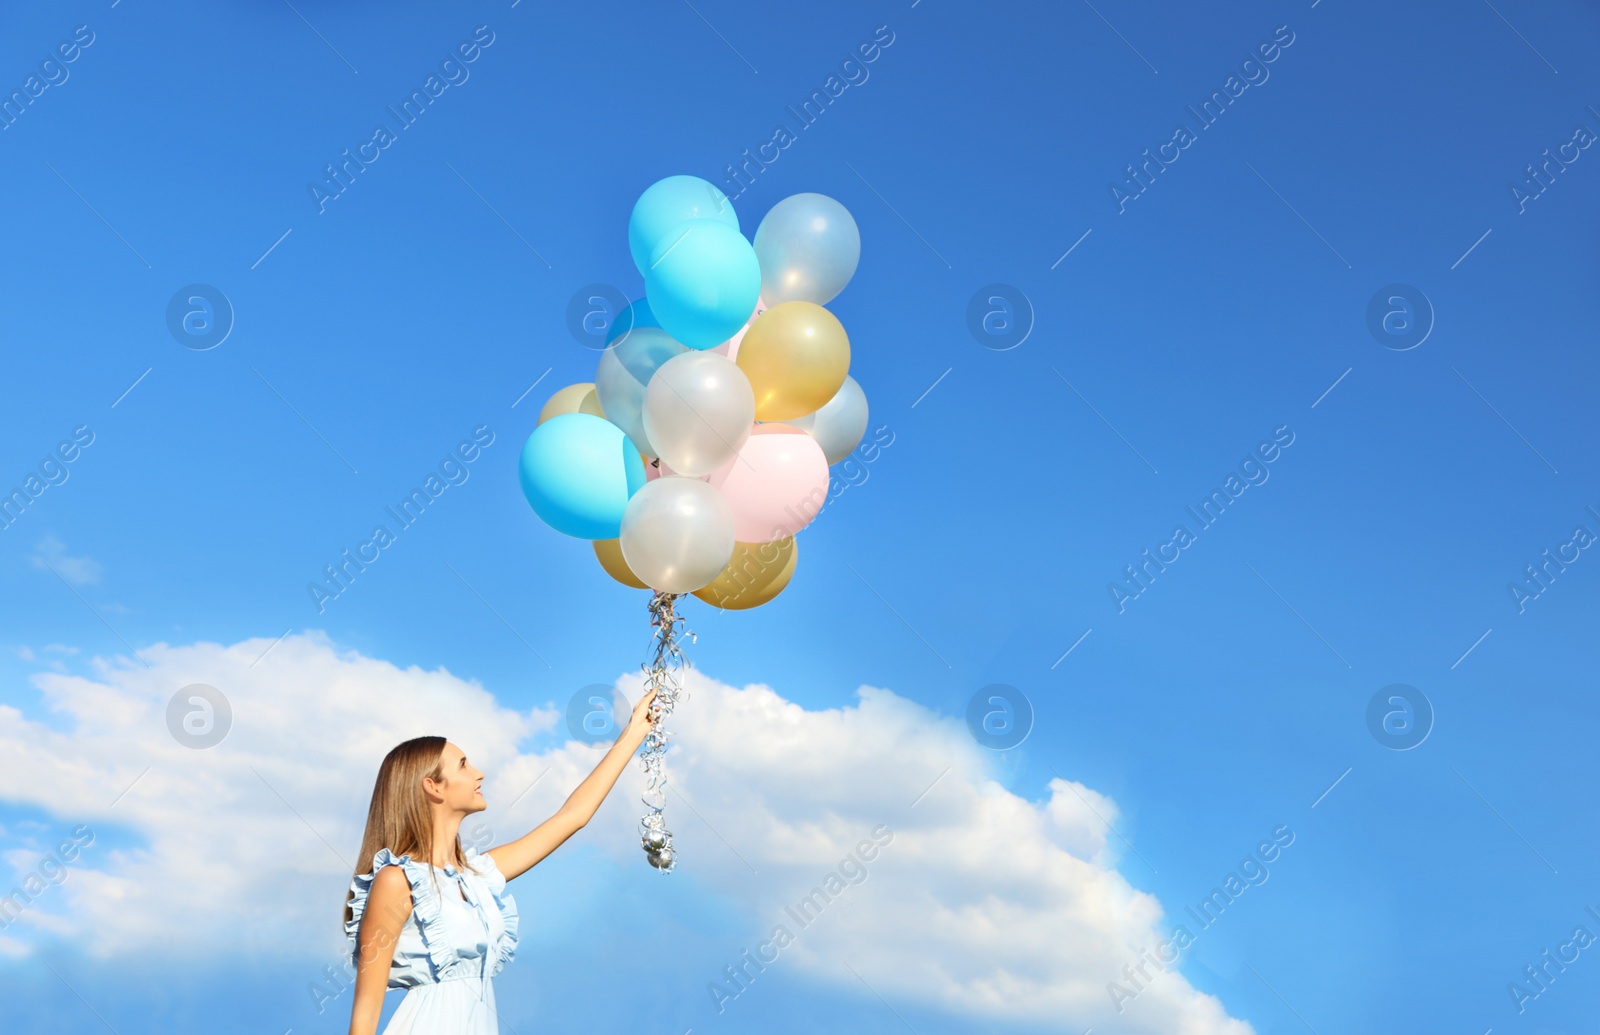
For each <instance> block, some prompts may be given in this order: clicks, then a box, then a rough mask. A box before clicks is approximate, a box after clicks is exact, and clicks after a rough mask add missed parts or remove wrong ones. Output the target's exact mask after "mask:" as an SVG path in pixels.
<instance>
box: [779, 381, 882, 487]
mask: <svg viewBox="0 0 1600 1035" xmlns="http://www.w3.org/2000/svg"><path fill="white" fill-rule="evenodd" d="M782 423H784V424H793V425H794V426H795V427H797V428H800V429H802V430H804V431H806V432H808V433H809V434H810V435H811V437H812V438H814V439H816V440H817V445H819V446H821V447H822V455H823V456H825V457H827V458H828V463H829V464H830V465H832V464H836V463H838V462H839V461H841V460H843V459H844V458H845V457H847V456H849V455H850V454H851V452H853V451H854V450H855V448H856V446H859V445H860V444H861V437H862V436H863V435H865V434H866V433H867V393H865V392H863V391H862V390H861V386H860V385H859V384H857V383H856V379H855V378H853V377H851V376H850V375H849V374H846V375H845V376H844V384H843V385H841V386H840V387H839V391H838V393H837V394H835V395H834V397H833V398H832V399H829V400H828V401H827V402H826V403H824V404H823V405H822V408H821V409H818V410H817V411H815V412H814V413H808V414H806V415H805V416H804V417H796V418H795V419H794V420H786V421H783V422H782Z"/></svg>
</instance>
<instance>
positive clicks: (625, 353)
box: [594, 327, 689, 456]
mask: <svg viewBox="0 0 1600 1035" xmlns="http://www.w3.org/2000/svg"><path fill="white" fill-rule="evenodd" d="M688 351H689V346H687V345H685V344H683V343H682V342H680V341H678V340H676V339H675V338H673V337H672V335H670V334H668V333H667V332H666V331H664V330H662V329H661V328H659V327H636V328H634V329H633V330H632V331H629V332H628V333H627V334H624V335H622V336H621V337H619V338H617V340H616V341H614V342H612V343H611V345H610V346H609V347H608V348H607V349H606V350H605V351H604V352H602V353H601V354H600V363H599V366H598V367H597V368H596V370H595V372H594V392H595V395H596V396H597V397H598V398H599V401H600V408H601V409H602V410H604V411H605V415H606V420H609V421H610V422H611V423H613V424H615V425H616V426H617V427H619V428H621V429H622V430H623V431H624V432H626V433H627V436H628V437H629V438H631V439H633V444H634V445H635V446H638V447H639V452H641V453H643V454H644V455H646V456H657V455H659V454H657V453H656V451H655V447H654V446H652V445H651V444H650V437H649V436H648V435H646V434H645V430H644V417H643V414H642V412H641V410H642V409H643V406H644V390H645V386H646V385H648V384H649V383H650V378H651V376H652V375H654V374H655V372H656V370H658V369H659V368H660V367H661V364H663V363H665V362H666V361H667V360H669V359H671V358H672V357H674V356H681V355H683V354H684V353H685V352H688Z"/></svg>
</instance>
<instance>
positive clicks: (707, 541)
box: [619, 474, 734, 593]
mask: <svg viewBox="0 0 1600 1035" xmlns="http://www.w3.org/2000/svg"><path fill="white" fill-rule="evenodd" d="M619 538H620V539H621V544H622V558H623V560H625V561H627V562H628V567H629V569H631V570H632V571H633V573H634V574H635V575H637V576H639V578H640V579H641V580H642V581H643V582H644V583H645V584H646V585H648V586H649V587H650V588H651V589H654V590H658V591H660V592H662V593H692V592H694V591H695V590H697V589H699V588H700V587H702V586H704V585H705V584H706V583H708V582H710V581H711V580H712V579H714V578H716V577H717V575H718V574H720V573H721V571H722V569H723V568H724V567H726V566H727V563H728V559H729V558H731V557H732V556H733V542H734V540H733V508H732V507H730V506H728V501H727V500H725V499H723V498H722V493H721V492H719V491H717V489H716V487H715V486H713V485H711V484H710V483H708V482H703V481H701V480H700V479H698V478H686V477H684V476H682V475H675V474H664V475H662V476H661V477H659V478H657V479H655V480H654V481H650V482H646V483H645V484H644V487H643V488H641V489H640V490H639V491H638V492H635V493H634V494H633V497H632V498H631V499H629V500H628V505H627V507H625V508H624V509H623V511H622V535H621V536H620V537H619Z"/></svg>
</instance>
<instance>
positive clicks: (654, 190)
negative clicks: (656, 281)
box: [628, 176, 739, 273]
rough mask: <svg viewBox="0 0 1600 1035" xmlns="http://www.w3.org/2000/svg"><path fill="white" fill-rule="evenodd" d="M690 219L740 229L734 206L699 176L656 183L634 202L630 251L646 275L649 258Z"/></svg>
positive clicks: (631, 216)
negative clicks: (708, 220) (672, 232)
mask: <svg viewBox="0 0 1600 1035" xmlns="http://www.w3.org/2000/svg"><path fill="white" fill-rule="evenodd" d="M691 219H715V220H718V221H720V222H722V223H725V224H727V225H728V226H730V227H732V228H733V229H735V230H737V229H739V216H738V215H737V214H736V213H735V212H734V211H733V202H731V201H729V200H728V196H727V195H726V194H724V193H722V191H721V190H719V189H718V188H717V186H716V185H715V184H713V183H712V182H711V181H710V180H702V179H701V178H700V177H698V176H668V177H667V178H666V179H664V180H657V181H656V182H655V183H652V184H651V185H650V186H649V187H647V188H645V192H644V193H643V194H641V195H639V200H638V201H636V202H634V205H633V214H632V215H630V216H629V217H628V251H629V252H631V253H632V254H633V264H634V265H635V266H637V267H639V272H640V273H644V272H645V270H646V269H647V268H648V267H649V265H650V257H651V255H652V253H654V251H655V249H656V245H657V244H659V243H660V242H661V238H663V237H665V236H666V235H667V233H668V232H670V231H671V230H673V229H674V228H676V227H677V226H678V225H679V224H681V223H687V222H688V221H689V220H691Z"/></svg>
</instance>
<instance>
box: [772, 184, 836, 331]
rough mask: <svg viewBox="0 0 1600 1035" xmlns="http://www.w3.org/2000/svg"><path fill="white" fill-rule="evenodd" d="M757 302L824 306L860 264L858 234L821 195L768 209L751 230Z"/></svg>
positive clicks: (796, 198)
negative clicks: (758, 292)
mask: <svg viewBox="0 0 1600 1035" xmlns="http://www.w3.org/2000/svg"><path fill="white" fill-rule="evenodd" d="M755 249H756V259H757V260H758V261H759V262H760V263H761V297H762V298H763V299H765V300H766V303H767V305H768V306H775V305H778V304H779V303H780V302H815V303H817V304H818V305H824V304H826V303H828V302H830V301H832V300H833V298H834V296H835V295H837V294H838V293H839V292H841V291H843V290H844V286H845V285H846V284H848V283H850V278H851V277H853V276H854V275H855V272H856V264H857V263H859V262H860V261H861V231H860V230H859V229H857V227H856V221H855V219H854V218H852V217H851V215H850V212H849V210H848V209H846V208H845V207H844V206H843V205H841V204H839V203H838V202H837V201H834V200H833V199H832V198H830V197H828V196H827V195H826V194H794V195H791V196H789V197H787V198H784V199H783V200H782V201H780V202H778V203H777V204H776V205H774V206H772V209H771V211H769V212H768V213H767V214H766V216H765V217H764V218H763V219H762V220H761V225H760V226H758V227H756V236H755Z"/></svg>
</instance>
